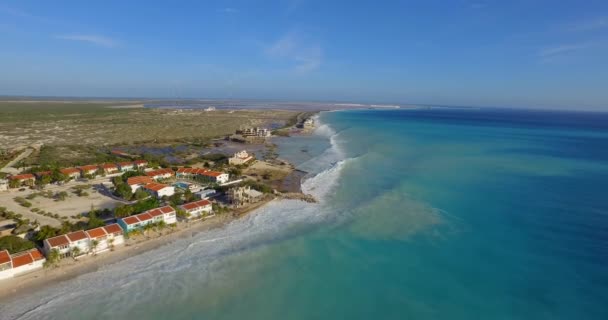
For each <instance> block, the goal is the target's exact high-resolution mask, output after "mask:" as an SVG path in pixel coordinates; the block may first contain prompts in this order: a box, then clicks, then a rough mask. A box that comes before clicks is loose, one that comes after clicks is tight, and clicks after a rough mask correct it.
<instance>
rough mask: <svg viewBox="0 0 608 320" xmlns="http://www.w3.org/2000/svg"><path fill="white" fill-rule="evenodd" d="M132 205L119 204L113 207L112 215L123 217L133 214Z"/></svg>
mask: <svg viewBox="0 0 608 320" xmlns="http://www.w3.org/2000/svg"><path fill="white" fill-rule="evenodd" d="M133 211H134V210H133V207H132V206H129V205H121V206H117V207H116V208H114V217H116V218H125V217H128V216H130V215H132V214H133Z"/></svg>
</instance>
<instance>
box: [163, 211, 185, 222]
mask: <svg viewBox="0 0 608 320" xmlns="http://www.w3.org/2000/svg"><path fill="white" fill-rule="evenodd" d="M175 214H176V215H177V217H178V218H180V220H187V219H188V218H190V213H189V212H187V211H186V210H184V209H182V208H177V209H176V210H175ZM163 222H164V221H163Z"/></svg>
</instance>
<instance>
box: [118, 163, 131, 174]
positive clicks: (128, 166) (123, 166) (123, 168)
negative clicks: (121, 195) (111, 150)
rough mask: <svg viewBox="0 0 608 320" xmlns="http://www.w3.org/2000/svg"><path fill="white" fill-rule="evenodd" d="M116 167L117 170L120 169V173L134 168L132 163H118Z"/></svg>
mask: <svg viewBox="0 0 608 320" xmlns="http://www.w3.org/2000/svg"><path fill="white" fill-rule="evenodd" d="M117 165H118V169H120V171H122V172H127V171H133V170H135V168H136V167H135V164H133V162H119V163H117Z"/></svg>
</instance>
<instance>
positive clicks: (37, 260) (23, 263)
mask: <svg viewBox="0 0 608 320" xmlns="http://www.w3.org/2000/svg"><path fill="white" fill-rule="evenodd" d="M45 261H46V259H45V258H44V256H43V255H42V253H41V252H40V251H39V250H38V249H30V250H26V251H23V252H19V253H15V254H12V255H11V254H9V253H8V251H6V250H3V251H0V280H2V279H8V278H12V277H14V276H17V275H20V274H22V273H26V272H30V271H33V270H36V269H40V268H42V267H43V265H44V262H45Z"/></svg>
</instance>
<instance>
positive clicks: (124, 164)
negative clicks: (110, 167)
mask: <svg viewBox="0 0 608 320" xmlns="http://www.w3.org/2000/svg"><path fill="white" fill-rule="evenodd" d="M118 165H119V166H121V167H126V166H132V165H133V162H119V163H118Z"/></svg>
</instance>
